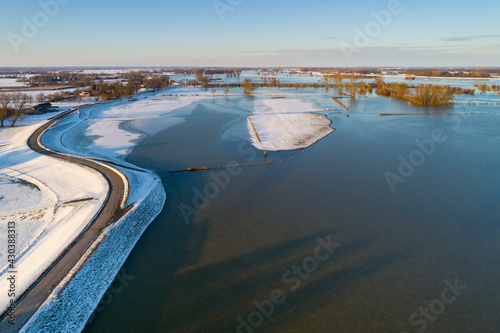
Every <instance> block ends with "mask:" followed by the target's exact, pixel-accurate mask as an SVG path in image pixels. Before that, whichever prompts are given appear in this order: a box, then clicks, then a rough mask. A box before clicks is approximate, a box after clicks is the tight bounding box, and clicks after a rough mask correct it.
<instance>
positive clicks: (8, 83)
mask: <svg viewBox="0 0 500 333" xmlns="http://www.w3.org/2000/svg"><path fill="white" fill-rule="evenodd" d="M25 85H26V83H25V82H17V79H5V78H0V88H1V87H23V86H25Z"/></svg>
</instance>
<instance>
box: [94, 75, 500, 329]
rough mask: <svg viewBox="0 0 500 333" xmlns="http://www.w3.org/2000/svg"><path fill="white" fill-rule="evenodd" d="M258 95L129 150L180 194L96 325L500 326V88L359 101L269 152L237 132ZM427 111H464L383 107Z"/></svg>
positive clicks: (199, 112) (194, 116) (299, 94)
mask: <svg viewBox="0 0 500 333" xmlns="http://www.w3.org/2000/svg"><path fill="white" fill-rule="evenodd" d="M471 84H472V83H471ZM275 92H277V90H260V93H262V94H268V93H275ZM280 92H281V93H283V94H284V95H285V96H288V97H289V98H292V97H293V98H301V99H304V100H306V101H314V102H316V103H318V105H319V106H321V107H322V108H329V107H337V106H336V105H334V104H332V101H331V99H330V97H331V96H332V92H331V91H330V92H329V93H323V91H320V90H315V91H313V90H300V91H295V90H286V91H280ZM318 93H320V94H318ZM244 100H245V97H229V98H228V99H226V98H224V97H221V98H215V99H214V100H212V101H210V100H209V101H207V100H204V101H202V102H199V103H198V105H196V107H195V108H194V111H193V112H192V113H190V114H189V115H184V116H183V117H184V119H185V121H184V122H182V123H179V124H177V125H176V126H173V127H170V128H168V129H166V130H164V131H161V132H159V133H157V134H155V135H152V136H148V137H146V138H144V139H143V140H142V141H140V142H139V144H138V145H137V147H136V148H135V149H134V150H133V152H132V153H131V154H130V155H129V156H128V158H127V160H128V161H129V162H132V163H134V164H137V165H139V166H141V167H145V168H149V169H152V170H155V171H156V172H157V173H158V174H159V175H160V176H161V177H162V180H163V184H164V186H165V189H166V192H167V196H168V199H167V203H166V205H165V208H164V210H163V212H162V213H161V214H160V215H159V216H158V218H157V219H156V220H155V221H154V222H153V223H152V224H151V225H150V227H149V228H148V229H147V230H146V232H145V234H144V235H143V237H142V238H141V239H140V241H139V242H138V244H137V246H136V247H135V249H134V251H133V252H132V253H131V255H130V257H129V258H128V260H127V261H126V263H125V265H124V267H123V272H124V273H125V274H126V276H127V277H128V278H127V279H126V280H125V282H123V281H124V280H123V279H122V280H117V281H115V282H114V284H113V288H111V289H110V291H109V292H108V295H107V297H106V302H105V304H103V306H102V307H100V308H99V311H98V312H96V315H95V317H94V319H93V320H92V321H91V322H90V323H88V325H87V327H86V329H85V331H84V332H86V333H93V332H245V333H248V332H384V333H386V332H416V331H420V332H423V331H425V332H439V333H445V332H498V327H500V315H499V309H500V292H498V288H497V284H498V276H500V256H499V255H498V253H500V242H498V239H499V238H500V224H499V221H500V206H499V203H500V155H499V154H498V151H499V150H498V148H499V145H500V134H499V131H498V128H499V127H500V109H499V106H498V105H496V103H498V102H500V96H498V95H495V94H486V95H477V96H472V97H471V96H458V97H457V99H456V101H457V102H459V103H464V102H466V103H476V105H455V106H452V107H448V108H439V109H434V108H425V109H424V108H417V107H413V106H411V105H409V104H407V103H405V102H401V101H394V100H391V99H389V98H383V97H378V96H370V97H368V98H360V99H359V100H356V101H354V102H351V101H350V100H348V99H343V100H342V101H343V102H345V103H347V104H349V106H350V108H351V111H350V112H349V115H350V117H346V112H344V111H337V112H324V114H326V115H327V116H328V117H329V118H330V119H331V120H332V122H333V124H332V126H333V127H334V128H339V129H338V130H337V131H336V132H334V133H332V134H331V135H329V136H327V137H326V138H324V139H323V140H321V141H320V142H318V143H316V144H315V145H313V146H311V147H310V148H308V149H305V150H303V151H292V152H271V153H269V156H268V157H267V158H266V157H264V155H263V153H262V152H261V151H258V150H255V149H254V148H252V146H251V145H250V144H249V143H248V141H247V140H246V139H245V138H244V137H242V138H238V137H237V136H231V135H229V136H228V135H224V134H225V133H226V131H227V130H228V129H229V128H231V127H233V126H238V124H242V123H244V121H245V118H246V116H247V115H248V114H249V111H250V110H248V109H245V108H242V107H241V105H242V104H241V103H242V102H244ZM486 102H488V103H494V104H493V105H490V104H488V105H479V103H486ZM338 108H339V110H340V109H341V108H340V107H338ZM424 112H425V113H432V112H436V113H446V112H449V113H456V114H454V115H408V116H387V117H382V116H379V114H381V113H394V114H402V113H408V114H418V113H424ZM466 113H467V114H466ZM471 113H474V114H471ZM170 116H172V117H173V116H176V115H175V113H174V114H172V115H170ZM170 116H165V120H164V121H165V122H168V119H167V118H168V117H170ZM148 124H149V125H148ZM133 125H134V126H137V127H141V126H143V127H147V126H158V123H155V124H151V123H148V122H136V123H135V124H133ZM143 129H144V130H146V128H143ZM155 132H156V131H155ZM226 134H227V133H226ZM290 157H293V159H291V160H289V161H285V160H286V159H289V158H290ZM267 161H271V164H264V165H254V166H244V167H239V168H231V169H216V170H213V171H200V172H191V173H190V172H179V173H171V171H176V170H183V169H186V168H189V167H209V166H224V165H232V164H249V163H259V162H267ZM398 169H399V170H398ZM328 244H330V245H328Z"/></svg>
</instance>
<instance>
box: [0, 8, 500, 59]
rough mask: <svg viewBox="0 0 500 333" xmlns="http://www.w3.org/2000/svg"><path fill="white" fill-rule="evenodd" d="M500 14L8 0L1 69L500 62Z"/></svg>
mask: <svg viewBox="0 0 500 333" xmlns="http://www.w3.org/2000/svg"><path fill="white" fill-rule="evenodd" d="M54 3H57V7H59V8H56V6H54ZM43 4H47V5H46V6H44V5H43ZM49 4H51V5H50V6H49ZM47 6H48V7H47ZM44 8H45V9H44ZM47 8H49V9H47ZM217 8H218V9H217ZM389 9H393V12H392V13H391V12H390V11H389ZM381 11H383V12H384V13H390V17H388V16H387V15H385V16H384V15H382V16H384V20H382V21H377V20H376V19H375V17H374V15H373V12H375V13H381ZM498 13H500V3H499V2H498V1H497V0H479V1H476V2H471V1H462V0H453V1H452V0H434V1H432V0H419V1H416V0H413V1H411V0H384V1H379V0H370V1H369V0H358V1H335V0H308V1H305V0H302V1H298V0H286V1H272V0H267V1H264V0H176V1H171V0H144V1H123V0H121V1H118V0H107V1H102V0H101V1H97V0H85V1H84V0H41V1H33V0H16V1H2V2H1V3H0V67H5V66H115V65H116V66H332V67H335V66H500V61H499V60H498V59H500V26H499V24H498ZM30 25H33V26H34V27H35V30H30V29H29V28H27V26H30ZM367 28H368V32H369V35H366V36H364V37H360V35H361V34H366V31H367V30H366V29H367ZM370 29H371V30H370ZM360 31H361V32H362V33H360ZM360 42H362V43H360ZM16 51H17V52H16Z"/></svg>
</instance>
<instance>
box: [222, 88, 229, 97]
mask: <svg viewBox="0 0 500 333" xmlns="http://www.w3.org/2000/svg"><path fill="white" fill-rule="evenodd" d="M223 90H224V93H225V94H226V97H227V94H229V87H224V89H223Z"/></svg>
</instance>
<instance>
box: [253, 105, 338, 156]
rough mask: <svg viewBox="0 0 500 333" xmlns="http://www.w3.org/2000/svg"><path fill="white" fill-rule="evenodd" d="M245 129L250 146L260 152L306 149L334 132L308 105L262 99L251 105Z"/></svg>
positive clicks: (326, 119)
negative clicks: (249, 139) (248, 135)
mask: <svg viewBox="0 0 500 333" xmlns="http://www.w3.org/2000/svg"><path fill="white" fill-rule="evenodd" d="M253 109H254V113H253V114H252V115H251V116H249V118H248V122H247V128H248V131H249V133H250V135H251V139H252V144H253V145H254V146H255V147H256V148H257V149H261V150H267V151H281V150H294V149H301V148H307V147H309V146H311V145H313V144H314V143H316V142H317V141H319V140H321V139H323V138H324V137H325V136H327V135H329V134H330V133H332V132H333V131H334V130H333V129H332V128H331V127H330V125H331V123H332V122H331V121H330V120H329V119H328V118H326V116H324V115H322V114H318V113H314V112H315V111H316V112H318V111H322V110H320V109H317V108H316V107H315V106H314V105H313V104H312V103H307V102H303V101H301V100H299V99H265V100H258V101H255V102H254V107H253Z"/></svg>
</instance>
